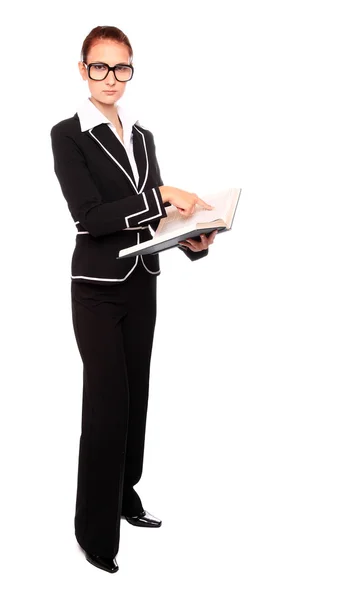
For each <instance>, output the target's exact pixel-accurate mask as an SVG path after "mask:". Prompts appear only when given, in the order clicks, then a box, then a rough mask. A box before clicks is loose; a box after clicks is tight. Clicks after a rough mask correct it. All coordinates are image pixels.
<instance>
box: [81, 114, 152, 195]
mask: <svg viewBox="0 0 341 600" xmlns="http://www.w3.org/2000/svg"><path fill="white" fill-rule="evenodd" d="M132 131H133V151H134V157H135V161H136V166H137V170H138V173H139V181H138V185H137V186H136V183H135V178H134V174H133V170H132V168H131V165H130V161H129V159H128V155H127V152H126V149H125V147H124V146H123V144H122V142H121V141H120V140H119V139H118V138H117V137H116V135H115V133H114V132H113V131H112V130H111V129H110V127H109V126H108V125H107V123H101V124H100V125H96V126H95V127H92V128H91V129H89V130H88V131H87V132H86V133H87V135H89V136H91V138H92V139H94V140H95V141H96V143H97V144H98V145H99V146H100V148H101V149H102V150H103V152H104V153H105V154H106V155H107V156H108V158H109V159H110V160H112V161H113V162H114V163H115V164H116V165H117V166H118V167H119V168H120V169H121V170H122V172H123V173H124V175H125V176H126V178H127V180H128V181H129V184H130V185H131V187H132V189H133V190H134V192H135V193H140V192H142V191H143V189H144V186H145V183H146V181H147V177H148V171H149V163H148V156H147V148H146V143H145V137H144V135H143V133H141V132H140V130H139V129H137V128H135V126H134V127H133V130H132Z"/></svg>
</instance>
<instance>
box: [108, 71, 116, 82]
mask: <svg viewBox="0 0 341 600" xmlns="http://www.w3.org/2000/svg"><path fill="white" fill-rule="evenodd" d="M107 80H108V82H109V83H111V84H112V83H116V78H115V75H114V72H113V71H109V73H108V75H107Z"/></svg>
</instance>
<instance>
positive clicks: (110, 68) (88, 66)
mask: <svg viewBox="0 0 341 600" xmlns="http://www.w3.org/2000/svg"><path fill="white" fill-rule="evenodd" d="M82 62H83V65H85V66H86V69H87V72H88V75H89V79H91V81H104V79H106V78H107V77H108V75H109V73H110V71H112V72H113V73H114V77H115V79H116V81H119V82H120V83H127V81H130V80H131V79H132V78H133V75H134V67H133V65H127V63H117V64H116V65H114V66H113V67H109V65H108V64H107V63H105V62H101V61H100V60H99V61H96V62H92V63H89V64H88V65H87V64H86V62H84V60H83V61H82ZM92 65H104V66H105V67H107V69H108V72H107V74H106V76H105V77H103V79H94V78H93V77H90V67H91V66H92ZM116 67H129V69H131V77H130V79H126V80H125V81H121V80H120V79H117V77H116V73H115V69H116Z"/></svg>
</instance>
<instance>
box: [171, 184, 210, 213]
mask: <svg viewBox="0 0 341 600" xmlns="http://www.w3.org/2000/svg"><path fill="white" fill-rule="evenodd" d="M159 190H160V193H161V196H162V202H163V203H164V204H167V203H169V204H172V205H173V206H175V207H176V208H177V209H178V211H179V213H180V214H181V215H182V216H183V217H189V216H191V215H192V214H193V213H194V210H195V208H196V205H198V206H201V207H202V208H204V209H207V210H212V209H213V208H214V206H212V205H211V204H208V203H207V202H205V200H203V199H202V198H199V196H198V195H197V194H192V193H191V192H186V191H185V190H182V189H180V188H177V187H173V186H170V185H161V186H160V187H159Z"/></svg>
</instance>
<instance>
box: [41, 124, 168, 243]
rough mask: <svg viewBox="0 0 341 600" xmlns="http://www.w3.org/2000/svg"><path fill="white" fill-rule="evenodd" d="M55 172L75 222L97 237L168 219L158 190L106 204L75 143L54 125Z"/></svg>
mask: <svg viewBox="0 0 341 600" xmlns="http://www.w3.org/2000/svg"><path fill="white" fill-rule="evenodd" d="M50 135H51V144H52V152H53V158H54V171H55V174H56V176H57V178H58V180H59V183H60V186H61V189H62V193H63V195H64V197H65V199H66V201H67V203H68V207H69V210H70V212H71V215H72V217H73V218H74V220H75V221H79V222H80V224H81V225H82V226H83V227H84V228H85V229H86V230H87V231H88V232H89V233H90V234H91V235H92V236H94V237H99V236H102V235H108V234H110V233H114V232H115V231H119V230H122V229H125V228H126V227H138V226H139V225H148V224H150V223H152V222H153V221H155V220H158V222H159V221H160V218H162V217H166V216H167V213H166V210H165V208H164V205H163V202H162V196H161V192H160V190H159V188H158V187H153V188H151V189H149V190H146V191H144V192H141V193H140V194H134V195H132V196H128V197H126V198H113V200H114V201H113V202H103V199H102V197H101V194H100V192H99V190H98V188H97V186H96V184H95V181H94V179H93V177H92V175H91V173H90V171H89V169H88V166H87V164H86V159H85V156H84V154H83V152H82V150H81V149H80V148H79V146H78V145H77V143H76V142H75V140H74V139H73V138H72V137H70V136H68V135H67V134H65V132H62V131H61V130H60V128H59V127H58V124H57V125H54V126H53V127H52V129H51V132H50Z"/></svg>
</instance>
